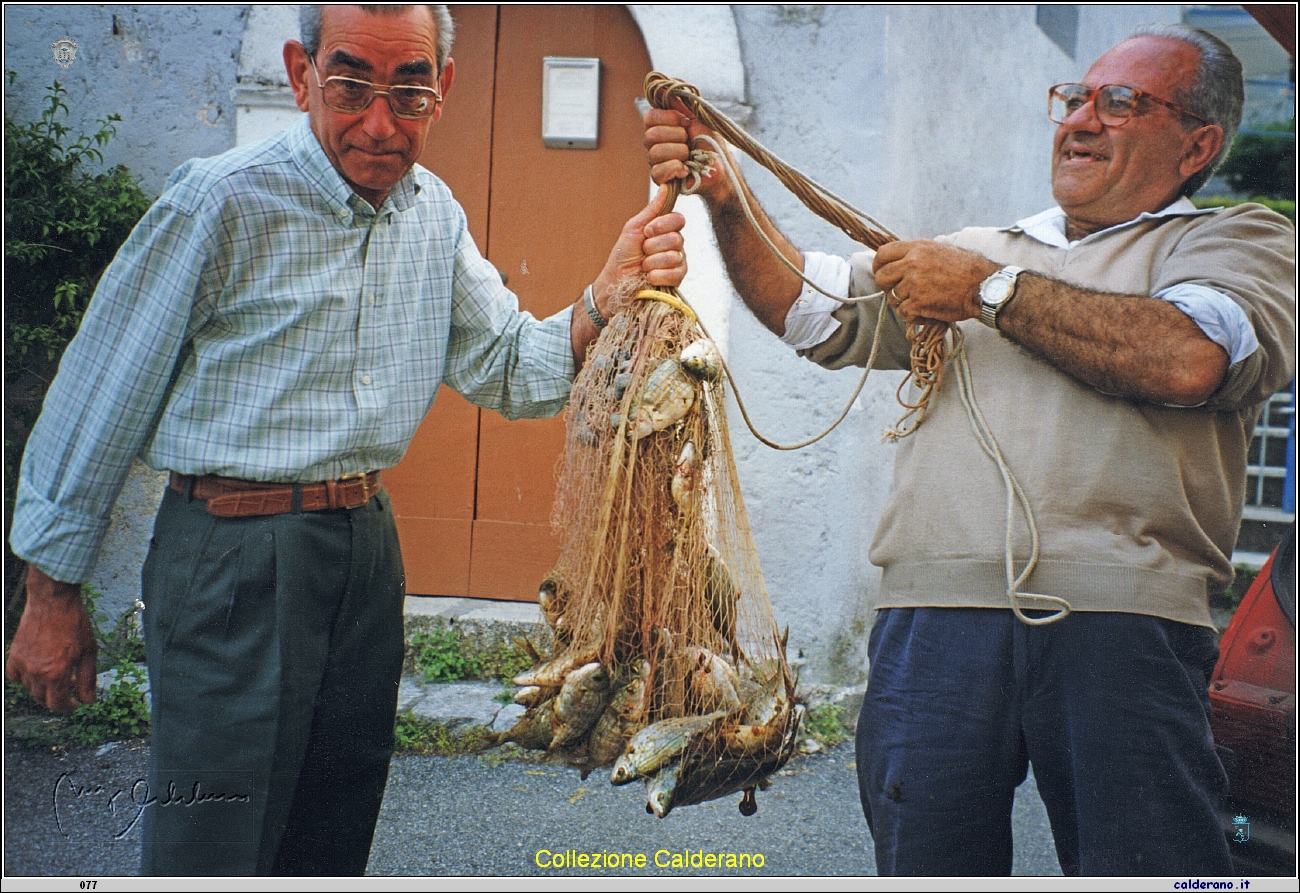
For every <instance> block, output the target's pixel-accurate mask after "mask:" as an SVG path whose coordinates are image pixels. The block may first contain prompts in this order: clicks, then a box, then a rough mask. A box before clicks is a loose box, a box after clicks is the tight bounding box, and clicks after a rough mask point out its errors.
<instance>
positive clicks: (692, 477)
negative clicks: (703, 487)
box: [672, 440, 700, 511]
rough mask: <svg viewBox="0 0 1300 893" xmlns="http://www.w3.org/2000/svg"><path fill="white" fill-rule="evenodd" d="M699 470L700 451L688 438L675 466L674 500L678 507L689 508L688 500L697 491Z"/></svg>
mask: <svg viewBox="0 0 1300 893" xmlns="http://www.w3.org/2000/svg"><path fill="white" fill-rule="evenodd" d="M699 470H700V454H699V451H698V450H696V449H695V444H693V443H691V442H690V441H689V440H688V441H686V443H685V445H684V446H683V447H682V452H681V454H680V455H679V456H678V457H677V464H676V465H674V466H673V485H672V491H673V502H675V503H677V507H678V508H679V509H682V510H683V511H685V510H686V509H687V501H688V500H689V499H690V498H691V495H692V494H693V493H694V492H695V485H696V484H697V483H698V482H699Z"/></svg>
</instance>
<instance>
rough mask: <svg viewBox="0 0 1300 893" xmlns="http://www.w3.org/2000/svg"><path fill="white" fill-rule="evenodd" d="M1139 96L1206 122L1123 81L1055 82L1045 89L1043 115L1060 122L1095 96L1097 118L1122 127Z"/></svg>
mask: <svg viewBox="0 0 1300 893" xmlns="http://www.w3.org/2000/svg"><path fill="white" fill-rule="evenodd" d="M1141 99H1147V100H1149V101H1151V102H1154V103H1157V104H1159V105H1163V106H1164V107H1165V108H1167V109H1172V110H1173V111H1175V112H1178V113H1179V114H1180V115H1186V116H1187V117H1189V118H1195V119H1196V120H1197V121H1200V122H1201V123H1202V124H1209V123H1210V122H1209V121H1206V120H1205V119H1204V118H1202V117H1201V116H1200V115H1196V114H1193V113H1192V112H1189V111H1188V110H1187V109H1185V108H1182V107H1181V106H1177V105H1174V104H1173V103H1172V102H1169V101H1168V100H1165V99H1161V98H1160V97H1159V96H1152V95H1151V94H1150V93H1148V92H1146V91H1145V90H1139V89H1137V88H1136V87H1125V86H1124V85H1123V84H1104V85H1102V86H1100V87H1093V88H1092V89H1089V88H1088V87H1085V86H1084V85H1083V84H1057V85H1056V86H1055V87H1053V88H1052V89H1051V90H1048V91H1047V117H1049V118H1051V119H1052V120H1053V121H1054V122H1056V123H1057V124H1062V123H1064V122H1065V119H1066V118H1068V117H1070V115H1072V114H1074V113H1075V112H1077V111H1078V110H1079V109H1081V108H1083V107H1084V106H1085V105H1087V104H1088V103H1089V102H1094V100H1095V104H1094V106H1093V108H1095V109H1096V112H1097V120H1098V121H1100V122H1101V123H1102V124H1105V125H1106V126H1107V127H1123V126H1124V125H1125V124H1127V123H1128V121H1129V119H1130V118H1132V117H1133V116H1134V115H1135V114H1137V106H1138V101H1139V100H1141Z"/></svg>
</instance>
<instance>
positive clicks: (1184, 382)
mask: <svg viewBox="0 0 1300 893" xmlns="http://www.w3.org/2000/svg"><path fill="white" fill-rule="evenodd" d="M1000 268H1001V267H1000V265H999V264H996V263H994V262H993V261H990V260H988V259H987V258H985V257H981V256H980V255H978V254H974V253H973V252H970V251H964V250H962V249H960V248H954V247H952V246H950V245H943V244H940V243H938V242H932V241H928V240H922V241H916V242H893V243H890V244H888V245H885V246H883V247H882V248H881V249H880V251H879V252H878V253H877V254H876V259H875V263H874V267H873V269H874V271H875V275H876V282H877V284H878V285H880V287H881V288H885V289H893V294H894V297H895V300H896V301H897V302H898V303H897V309H898V315H899V316H900V317H902V319H903V320H904V322H908V323H910V322H912V321H914V320H916V319H919V318H928V319H938V320H943V321H944V322H957V321H959V320H963V319H972V318H978V317H979V313H980V300H979V287H980V283H982V282H983V281H984V280H985V278H987V277H988V276H990V275H991V274H993V273H995V272H996V271H997V270H999V269H1000ZM998 328H999V329H1000V330H1001V332H1002V334H1004V335H1006V336H1007V337H1008V338H1010V339H1011V340H1012V341H1015V342H1016V343H1017V344H1020V345H1021V346H1022V347H1025V348H1027V349H1029V350H1030V351H1032V352H1034V353H1035V354H1037V355H1038V356H1040V357H1042V358H1043V359H1045V360H1047V361H1048V362H1049V363H1051V364H1052V365H1053V366H1055V367H1056V368H1057V369H1060V370H1061V371H1062V372H1065V373H1066V374H1067V375H1071V376H1073V377H1074V378H1077V379H1079V380H1080V381H1082V382H1084V383H1085V384H1088V385H1091V386H1092V387H1094V388H1097V389H1098V390H1101V391H1105V392H1106V393H1109V394H1116V395H1119V396H1124V397H1132V398H1135V399H1139V400H1149V401H1152V402H1156V403H1171V404H1175V405H1179V406H1197V405H1199V404H1201V403H1204V402H1205V401H1206V400H1207V399H1209V397H1210V395H1212V394H1213V393H1214V392H1215V391H1216V390H1217V389H1218V387H1219V385H1220V384H1221V383H1222V382H1223V379H1224V376H1225V375H1226V374H1227V371H1228V355H1227V352H1226V351H1225V350H1224V349H1223V348H1222V347H1220V346H1219V345H1218V344H1216V343H1214V342H1213V341H1211V340H1210V339H1209V338H1208V337H1206V335H1205V333H1204V332H1202V331H1201V329H1200V327H1199V326H1197V325H1196V323H1195V322H1193V321H1192V319H1191V317H1189V316H1187V314H1185V313H1183V312H1182V311H1181V310H1179V309H1178V308H1177V307H1176V306H1174V305H1173V304H1171V303H1169V302H1168V301H1164V300H1161V299H1160V298H1154V297H1150V296H1147V295H1117V294H1108V293H1105V292H1093V291H1088V290H1086V289H1081V288H1076V287H1074V286H1071V285H1066V284H1065V283H1063V282H1058V281H1056V280H1053V279H1048V278H1047V277H1045V276H1040V275H1038V274H1035V273H1022V274H1020V277H1019V279H1018V281H1017V285H1016V291H1015V297H1014V298H1012V299H1011V301H1010V303H1008V304H1007V305H1006V307H1005V308H1004V309H1003V310H1002V311H1001V312H1000V313H999V315H998Z"/></svg>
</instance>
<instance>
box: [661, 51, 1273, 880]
mask: <svg viewBox="0 0 1300 893" xmlns="http://www.w3.org/2000/svg"><path fill="white" fill-rule="evenodd" d="M1242 92H1243V91H1242V79H1241V66H1240V63H1239V62H1238V61H1237V59H1236V58H1235V57H1234V56H1233V55H1232V52H1231V51H1230V50H1229V49H1228V48H1227V47H1226V46H1225V45H1223V44H1222V42H1220V41H1218V40H1217V39H1216V38H1214V37H1212V36H1210V35H1208V34H1206V33H1204V32H1201V31H1198V30H1196V29H1193V28H1188V27H1186V26H1179V25H1161V26H1146V27H1144V28H1141V29H1139V30H1138V32H1136V33H1135V34H1134V35H1133V36H1131V37H1130V38H1129V39H1127V40H1125V41H1123V42H1121V43H1120V44H1118V45H1117V46H1115V47H1114V48H1112V49H1111V50H1109V51H1108V52H1107V53H1105V54H1104V55H1103V56H1102V57H1101V58H1100V59H1098V60H1097V61H1096V62H1095V63H1094V64H1093V65H1092V67H1091V68H1090V69H1089V70H1088V72H1087V74H1086V75H1085V76H1084V78H1083V82H1082V83H1081V84H1060V85H1057V86H1056V87H1053V88H1052V89H1051V91H1050V109H1051V116H1052V120H1053V121H1055V122H1056V124H1057V125H1058V126H1057V130H1056V137H1055V142H1054V145H1053V155H1052V190H1053V196H1054V197H1055V199H1056V201H1057V203H1058V205H1059V207H1056V208H1053V209H1051V210H1049V211H1046V212H1044V213H1042V214H1038V215H1035V216H1033V217H1029V218H1026V219H1024V220H1021V221H1019V222H1018V223H1016V224H1015V225H1013V226H1010V227H1006V228H1003V229H985V228H980V229H966V230H962V231H961V232H958V233H956V234H953V235H950V236H946V237H942V238H940V239H936V240H932V241H931V240H922V241H913V242H894V243H891V244H888V245H886V246H884V247H883V248H881V249H880V251H879V252H878V253H877V254H875V255H874V256H873V255H871V254H870V253H865V254H859V255H856V256H854V257H853V258H852V259H851V260H849V261H845V260H843V259H841V258H833V257H827V256H825V255H821V254H815V253H809V254H801V253H800V252H799V251H798V250H796V249H795V248H794V247H793V246H792V245H791V244H790V243H789V242H788V241H787V240H785V239H784V238H782V236H781V234H780V233H779V232H778V231H777V230H776V228H775V227H774V226H773V225H772V224H771V222H770V221H769V220H768V219H767V218H766V216H764V215H762V214H761V213H760V214H759V216H758V220H759V222H760V225H761V226H762V227H763V228H764V230H765V231H766V233H767V234H768V236H769V237H770V238H771V239H773V240H774V241H775V243H776V244H777V246H778V247H779V249H780V250H781V251H782V253H783V254H785V256H786V257H787V258H788V259H789V260H790V261H792V262H793V263H794V264H795V265H796V266H797V267H798V268H799V269H801V270H803V271H804V275H805V276H806V277H807V279H809V280H811V281H812V282H814V283H817V284H818V285H819V286H820V287H822V288H824V289H825V290H826V291H828V292H830V293H832V294H839V295H842V296H844V297H848V296H850V295H853V296H858V295H871V294H876V293H881V294H882V295H883V296H882V297H878V298H876V299H875V300H868V301H866V302H862V303H856V304H849V305H841V304H839V303H837V302H835V301H833V300H831V299H829V298H825V297H823V296H822V295H820V294H819V293H818V292H817V291H816V290H814V289H813V288H811V287H808V286H806V285H805V283H804V282H803V281H801V279H800V277H798V276H796V275H794V274H793V273H792V272H790V271H789V270H787V268H786V267H785V266H784V265H782V264H780V263H779V262H778V261H777V259H776V258H775V257H774V256H773V255H772V254H771V253H770V252H769V251H768V249H767V248H766V247H765V246H764V245H763V244H762V242H761V241H760V238H759V236H758V235H757V234H756V233H755V232H754V231H753V229H752V228H751V227H750V225H749V224H748V223H747V222H746V220H745V218H744V215H743V212H742V209H741V203H740V198H741V196H740V195H739V194H738V191H740V190H744V196H749V198H750V203H751V205H753V204H754V203H753V201H752V195H751V194H750V193H749V192H748V188H747V187H746V186H745V185H744V184H743V183H739V184H737V183H732V182H730V181H728V180H727V179H726V178H725V177H723V176H719V175H717V174H713V175H710V176H706V177H705V179H704V180H703V182H702V185H701V189H700V192H701V194H702V195H703V196H704V200H705V202H706V204H707V206H708V208H709V211H710V214H711V216H712V220H713V225H714V229H715V231H716V233H717V236H718V243H719V246H720V248H721V251H722V254H723V257H724V259H725V261H726V263H727V268H728V272H729V273H730V275H731V278H732V281H733V283H734V284H735V286H736V289H737V291H738V292H739V293H740V295H741V296H742V297H743V299H744V300H745V302H746V304H747V305H748V306H749V307H750V308H751V310H752V311H753V312H754V313H755V315H756V316H757V317H758V318H759V319H760V320H761V321H762V322H763V323H764V324H765V325H766V326H767V327H768V328H770V329H771V330H772V331H773V332H774V333H776V334H777V335H779V336H781V338H782V340H783V341H785V342H786V343H788V344H790V345H791V346H792V347H794V348H795V349H797V350H799V352H800V353H801V354H802V355H804V356H806V357H808V358H809V359H812V360H814V361H816V362H818V363H820V364H822V365H824V366H827V367H830V368H838V367H840V366H843V365H847V364H853V363H856V364H859V365H860V364H863V363H864V362H865V361H866V359H867V357H868V355H869V353H870V348H871V344H872V342H873V338H874V336H875V334H876V333H875V327H876V325H877V320H878V319H879V320H880V323H879V324H880V325H881V326H883V327H884V331H882V332H881V341H880V344H881V346H880V355H881V357H882V358H883V359H880V358H878V360H877V365H880V366H890V367H892V368H907V365H908V347H909V345H908V342H907V340H906V338H905V331H906V326H907V325H908V324H911V323H913V322H915V321H917V320H925V319H930V320H942V321H944V322H947V323H950V324H952V325H954V326H956V327H957V328H958V329H960V331H961V332H962V334H963V335H964V342H965V346H964V352H965V356H966V360H967V362H968V364H969V370H970V375H971V377H972V379H973V380H974V381H975V382H976V383H977V386H978V401H979V408H980V410H981V411H982V414H983V417H984V419H985V421H986V423H987V429H988V431H989V432H990V433H991V434H992V435H993V437H994V438H995V439H996V442H997V443H998V445H999V447H1000V449H1001V452H1002V455H1003V458H1004V460H1005V464H1006V467H1007V468H1008V469H1009V470H1010V472H1011V473H1012V474H1013V475H1014V477H1015V479H1016V480H1017V481H1018V482H1019V483H1020V485H1021V487H1022V488H1023V490H1024V493H1025V495H1026V498H1027V500H1028V503H1029V506H1030V508H1031V510H1032V515H1033V517H1034V520H1035V525H1036V529H1037V531H1038V534H1039V537H1040V540H1041V555H1040V557H1039V560H1038V562H1037V564H1036V566H1035V569H1034V571H1033V573H1032V575H1031V576H1030V577H1029V578H1028V579H1027V580H1025V581H1024V582H1023V585H1021V586H1019V587H1014V586H1009V585H1008V581H1007V573H1006V569H1005V567H1006V551H1007V546H1006V542H1005V537H1006V535H1007V529H1006V525H1007V521H1006V502H1005V500H1006V494H1005V491H1004V483H1003V478H1002V476H1001V472H1000V470H999V468H998V467H997V465H996V464H995V463H994V461H992V460H991V459H990V458H989V457H987V456H986V455H985V453H984V452H983V451H982V450H981V448H980V446H979V444H978V440H977V435H976V434H975V433H974V429H973V427H972V424H971V422H970V420H969V419H968V414H967V411H966V407H965V406H964V405H963V400H962V397H961V393H960V389H959V388H958V387H956V385H955V383H954V384H950V385H948V386H946V387H944V388H943V389H942V390H940V391H939V392H938V393H937V395H936V396H935V398H934V400H933V403H932V405H931V407H930V410H929V413H928V415H927V417H926V419H925V422H924V424H923V425H921V426H920V428H919V429H918V431H917V432H916V434H915V435H914V436H913V437H910V438H908V439H906V440H905V441H904V442H903V443H902V445H901V446H900V448H899V451H898V456H897V460H896V464H895V481H894V491H893V494H892V496H891V498H890V500H889V502H888V504H887V506H886V508H885V511H884V514H883V517H882V518H881V519H880V523H879V526H878V527H877V530H876V535H875V540H874V542H873V544H872V547H871V560H872V561H873V562H874V563H876V564H878V565H880V566H881V567H882V568H883V576H882V581H881V591H880V602H879V606H878V607H879V614H878V615H877V618H876V621H875V624H874V626H873V629H872V633H871V641H870V644H869V656H870V661H871V668H870V675H869V680H868V685H867V695H866V699H865V701H864V703H863V708H862V716H861V719H860V722H859V725H858V730H859V731H858V741H857V747H858V780H859V789H860V793H861V798H862V805H863V810H864V812H865V814H866V817H867V822H868V824H869V825H870V827H871V831H872V835H873V837H874V839H875V845H876V859H877V866H878V868H879V871H880V873H881V874H899V875H904V874H934V875H959V874H978V875H992V874H1007V873H1009V871H1010V868H1011V823H1010V813H1011V805H1012V800H1013V796H1014V790H1015V788H1016V786H1017V785H1018V784H1019V783H1020V782H1021V781H1023V780H1024V778H1025V776H1026V771H1027V767H1028V765H1029V764H1031V763H1032V765H1033V767H1034V775H1035V779H1036V780H1037V783H1038V788H1039V791H1040V793H1041V794H1042V796H1043V800H1044V802H1045V804H1046V806H1047V810H1048V815H1049V817H1050V819H1051V823H1052V830H1053V834H1054V836H1055V839H1056V847H1057V853H1058V856H1059V859H1060V862H1061V866H1062V869H1063V870H1064V871H1065V872H1066V873H1067V874H1124V875H1137V874H1167V875H1172V874H1180V875H1181V874H1184V873H1186V872H1193V873H1200V874H1226V873H1229V872H1231V870H1232V866H1231V862H1230V856H1229V851H1228V848H1227V844H1226V842H1225V838H1224V834H1223V831H1222V828H1221V827H1220V824H1219V819H1218V816H1217V808H1218V806H1219V803H1220V801H1221V799H1222V797H1223V795H1224V793H1225V789H1226V778H1225V775H1224V772H1223V768H1222V766H1221V765H1220V763H1219V760H1218V758H1217V756H1216V755H1215V752H1214V748H1213V742H1212V740H1211V736H1210V728H1209V701H1208V697H1207V693H1206V686H1207V683H1208V680H1209V674H1210V672H1211V670H1212V669H1213V666H1214V663H1215V660H1216V657H1217V654H1218V646H1217V641H1216V636H1215V633H1214V629H1213V627H1212V625H1211V622H1210V617H1209V613H1208V609H1207V596H1208V594H1209V593H1212V592H1219V591H1221V590H1223V589H1224V588H1226V587H1227V586H1228V584H1229V583H1230V582H1231V579H1232V567H1231V564H1230V562H1229V557H1228V556H1229V555H1230V554H1231V552H1232V548H1233V545H1234V542H1235V540H1236V536H1237V530H1238V526H1239V524H1240V519H1241V506H1242V496H1243V492H1244V486H1245V473H1246V450H1247V448H1248V447H1249V444H1250V438H1251V432H1252V428H1253V425H1254V421H1255V418H1256V416H1257V415H1258V412H1259V408H1260V405H1261V404H1262V403H1263V401H1265V400H1266V399H1267V398H1268V397H1269V395H1270V394H1272V393H1273V392H1274V391H1276V390H1278V389H1279V388H1281V387H1283V386H1284V385H1285V384H1286V383H1287V382H1288V381H1290V379H1291V378H1292V376H1293V375H1294V371H1295V347H1294V344H1295V288H1294V281H1295V257H1294V253H1295V248H1294V246H1295V232H1294V230H1293V229H1292V227H1291V226H1290V224H1289V223H1288V222H1287V221H1286V220H1285V219H1283V218H1281V217H1279V216H1278V215H1276V214H1273V213H1272V212H1270V211H1268V210H1266V209H1264V208H1262V207H1260V206H1257V205H1244V206H1239V207H1236V208H1231V209H1226V210H1198V209H1196V208H1195V207H1194V206H1193V205H1192V203H1191V202H1190V201H1189V199H1188V197H1189V196H1190V195H1192V194H1193V193H1195V192H1196V190H1197V189H1199V188H1200V187H1201V185H1203V184H1204V183H1205V181H1206V180H1207V179H1208V178H1209V176H1210V174H1211V173H1212V172H1213V169H1214V167H1215V166H1216V165H1217V164H1218V163H1219V162H1220V161H1221V160H1222V158H1223V156H1224V155H1225V154H1226V151H1227V147H1228V145H1229V144H1230V143H1231V140H1232V136H1233V134H1234V133H1235V132H1236V129H1237V126H1238V124H1239V122H1240V119H1241V106H1242ZM701 133H706V131H705V129H704V128H703V127H702V126H701V125H700V124H699V123H698V122H696V121H694V120H691V119H690V118H689V117H688V116H687V115H685V114H680V113H678V112H675V111H660V110H651V111H650V112H648V113H647V115H646V137H645V141H646V146H647V148H648V150H649V160H650V163H651V165H652V167H653V176H654V178H655V180H656V181H658V182H666V181H667V180H669V179H673V178H676V177H680V176H683V175H685V173H686V168H685V166H684V160H685V159H686V158H687V152H688V142H687V141H688V139H693V138H694V137H696V136H698V135H700V134H701ZM883 300H887V301H888V306H887V307H882V306H881V301H883ZM1011 536H1012V546H1011V552H1012V555H1013V558H1014V561H1015V566H1016V567H1017V568H1023V567H1024V566H1025V563H1026V561H1027V559H1028V558H1029V555H1030V552H1031V545H1030V535H1029V532H1028V529H1027V525H1026V524H1025V522H1024V521H1023V520H1021V521H1017V522H1015V523H1014V524H1013V527H1012V529H1011Z"/></svg>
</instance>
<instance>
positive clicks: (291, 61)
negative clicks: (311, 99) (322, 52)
mask: <svg viewBox="0 0 1300 893" xmlns="http://www.w3.org/2000/svg"><path fill="white" fill-rule="evenodd" d="M309 68H311V60H310V59H308V58H307V50H306V49H305V48H304V47H303V45H302V44H300V43H299V42H298V41H296V40H286V41H285V43H284V70H285V73H286V74H288V75H289V86H290V87H292V88H293V101H294V102H295V103H297V105H298V109H299V110H300V111H304V112H305V111H307V110H308V104H307V98H308V90H309V85H308V78H309V77H310V76H311V75H310V72H308V69H309Z"/></svg>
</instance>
